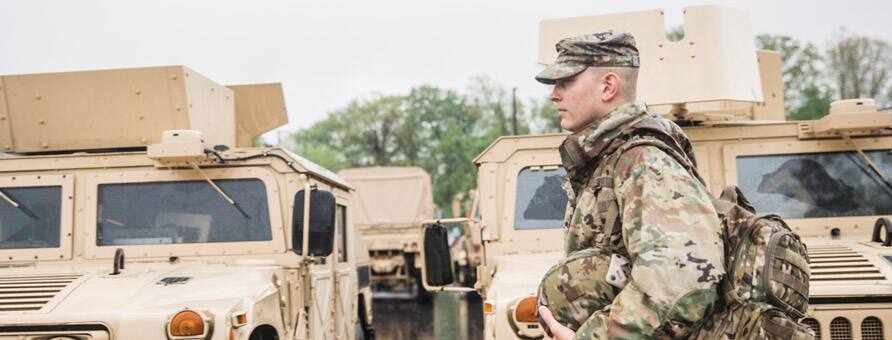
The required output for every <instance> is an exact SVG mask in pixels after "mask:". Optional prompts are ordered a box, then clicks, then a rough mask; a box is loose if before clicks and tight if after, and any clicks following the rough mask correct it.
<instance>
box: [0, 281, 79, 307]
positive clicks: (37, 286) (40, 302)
mask: <svg viewBox="0 0 892 340" xmlns="http://www.w3.org/2000/svg"><path fill="white" fill-rule="evenodd" d="M79 277H81V275H79V274H69V275H64V274H60V275H39V276H38V275H33V276H7V277H2V278H0V312H18V311H36V310H40V309H41V308H43V306H44V305H46V304H47V302H49V301H50V300H52V298H53V297H55V296H56V294H58V293H59V292H60V291H62V290H63V289H65V287H68V285H69V284H71V283H72V282H74V280H77V279H78V278H79Z"/></svg>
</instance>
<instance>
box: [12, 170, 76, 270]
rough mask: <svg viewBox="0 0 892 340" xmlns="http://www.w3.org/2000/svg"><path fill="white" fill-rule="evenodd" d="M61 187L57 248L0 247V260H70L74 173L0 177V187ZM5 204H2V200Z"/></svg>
mask: <svg viewBox="0 0 892 340" xmlns="http://www.w3.org/2000/svg"><path fill="white" fill-rule="evenodd" d="M47 186H58V187H61V189H62V190H61V193H60V195H61V197H60V199H61V211H60V215H59V247H52V248H20V249H0V263H4V262H20V261H48V260H68V259H71V256H72V255H71V253H72V245H73V236H72V235H73V231H72V230H73V223H74V216H73V215H74V175H71V174H41V175H16V176H2V177H0V188H23V187H47ZM3 204H5V203H3Z"/></svg>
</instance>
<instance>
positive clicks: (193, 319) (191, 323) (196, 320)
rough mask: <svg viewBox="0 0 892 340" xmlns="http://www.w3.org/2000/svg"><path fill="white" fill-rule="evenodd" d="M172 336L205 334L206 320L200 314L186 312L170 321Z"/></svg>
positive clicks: (180, 313) (178, 314)
mask: <svg viewBox="0 0 892 340" xmlns="http://www.w3.org/2000/svg"><path fill="white" fill-rule="evenodd" d="M169 327H170V335H172V336H195V335H202V334H204V319H203V318H202V317H201V315H198V313H196V312H193V311H191V310H184V311H182V312H179V313H177V315H175V316H174V317H173V319H171V320H170V326H169Z"/></svg>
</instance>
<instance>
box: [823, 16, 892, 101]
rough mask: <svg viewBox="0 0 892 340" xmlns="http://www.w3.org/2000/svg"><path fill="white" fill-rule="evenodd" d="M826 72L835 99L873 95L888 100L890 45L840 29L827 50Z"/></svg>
mask: <svg viewBox="0 0 892 340" xmlns="http://www.w3.org/2000/svg"><path fill="white" fill-rule="evenodd" d="M827 63H828V68H827V73H828V76H829V77H830V79H831V81H832V83H833V86H834V90H835V92H836V93H835V94H836V97H837V98H838V99H853V98H873V99H875V100H876V101H877V104H878V105H879V106H880V107H884V106H888V105H889V104H890V103H892V47H890V45H889V43H888V42H886V41H884V40H880V39H875V38H870V37H867V36H859V35H853V34H850V33H849V32H847V31H846V30H845V29H840V31H839V32H838V33H837V34H836V37H835V39H834V40H833V41H832V43H831V44H830V46H829V48H828V49H827Z"/></svg>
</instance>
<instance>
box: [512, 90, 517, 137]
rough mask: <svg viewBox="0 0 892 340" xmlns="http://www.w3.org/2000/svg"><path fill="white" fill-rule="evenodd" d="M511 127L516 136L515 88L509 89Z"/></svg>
mask: <svg viewBox="0 0 892 340" xmlns="http://www.w3.org/2000/svg"><path fill="white" fill-rule="evenodd" d="M511 127H512V128H514V129H513V131H514V135H515V136H517V88H516V87H512V88H511Z"/></svg>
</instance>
